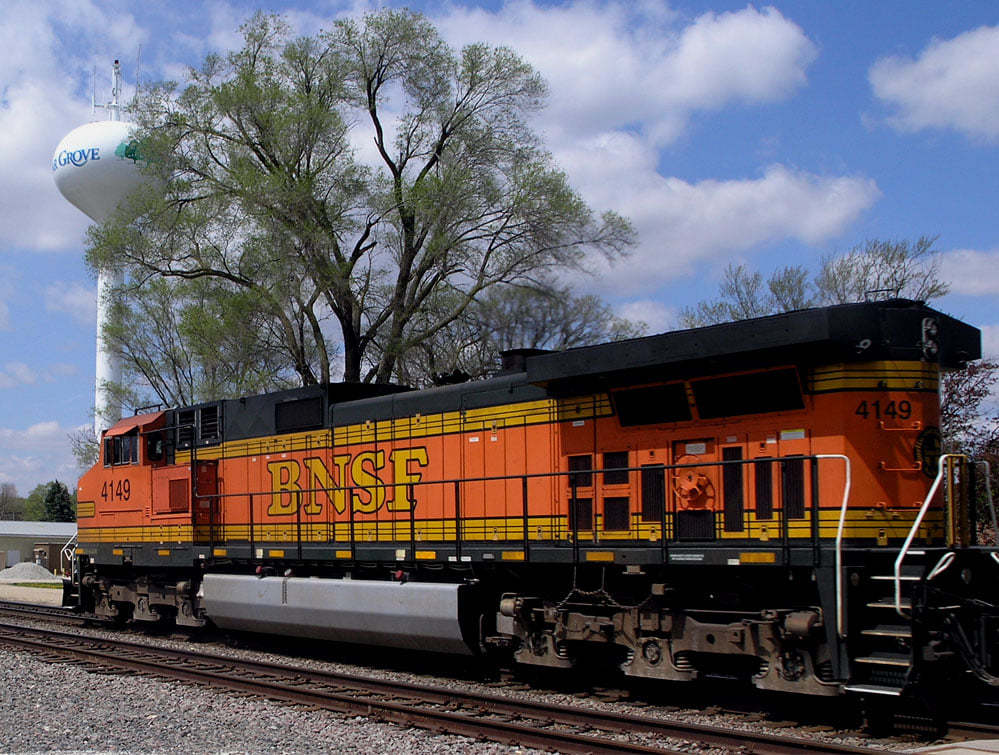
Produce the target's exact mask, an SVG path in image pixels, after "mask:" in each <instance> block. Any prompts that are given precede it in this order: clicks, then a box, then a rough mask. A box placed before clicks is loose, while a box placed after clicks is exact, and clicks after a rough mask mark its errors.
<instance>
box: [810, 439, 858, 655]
mask: <svg viewBox="0 0 999 755" xmlns="http://www.w3.org/2000/svg"><path fill="white" fill-rule="evenodd" d="M816 458H818V459H842V460H843V464H844V465H845V467H846V484H845V485H844V486H843V502H842V503H841V504H840V507H839V525H838V526H837V527H836V631H837V632H838V633H839V636H840V637H846V634H845V631H844V629H843V529H844V528H845V526H846V507H847V504H848V503H849V501H850V484H851V471H850V457H849V456H846V455H845V454H816Z"/></svg>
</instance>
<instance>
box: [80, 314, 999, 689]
mask: <svg viewBox="0 0 999 755" xmlns="http://www.w3.org/2000/svg"><path fill="white" fill-rule="evenodd" d="M979 355H980V333H979V332H978V330H976V329H975V328H972V327H970V326H968V325H965V324H964V323H961V322H959V321H957V320H955V319H953V318H951V317H948V316H946V315H944V314H941V313H939V312H937V311H934V310H932V309H929V308H927V307H926V306H924V305H922V304H920V303H917V302H912V301H907V300H893V301H887V302H872V303H863V304H851V305H842V306H835V307H828V308H822V309H809V310H802V311H797V312H791V313H786V314H781V315H776V316H772V317H766V318H760V319H754V320H747V321H743V322H736V323H729V324H723V325H715V326H711V327H706V328H698V329H694V330H685V331H678V332H672V333H666V334H662V335H655V336H649V337H645V338H637V339H634V340H629V341H624V342H620V343H611V344H604V345H600V346H593V347H586V348H579V349H573V350H569V351H565V352H560V353H542V352H536V351H519V352H510V353H508V354H507V355H506V365H505V369H504V371H503V372H502V373H501V374H499V375H497V376H495V377H493V378H491V379H488V380H482V381H477V382H468V383H464V384H460V385H449V386H444V387H438V388H432V389H427V390H405V389H402V388H399V387H392V386H382V385H355V384H333V385H321V386H310V387H306V388H301V389H297V390H291V391H284V392H279V393H272V394H267V395H260V396H249V397H246V398H241V399H236V400H226V401H217V402H212V403H205V404H199V405H197V406H190V407H183V408H176V409H170V410H168V411H156V412H152V413H144V414H139V415H136V416H133V417H129V418H128V419H124V420H122V421H120V422H118V423H117V424H116V425H115V426H114V427H112V428H111V429H110V430H108V431H107V432H106V433H105V434H104V436H103V442H102V444H101V454H100V460H99V461H98V463H97V464H96V465H95V466H94V467H93V468H92V469H91V470H90V471H89V472H87V473H86V474H85V475H84V477H83V479H82V480H81V481H80V485H79V494H78V495H79V511H78V514H79V547H78V550H77V558H78V564H77V570H76V573H77V580H78V588H79V597H80V602H81V604H82V605H83V606H84V607H85V608H88V609H90V610H92V611H95V612H96V613H97V614H99V615H102V616H108V617H118V618H120V619H123V620H133V621H157V622H162V621H169V622H176V623H177V624H180V625H186V626H199V625H201V624H203V623H205V622H206V621H209V620H210V621H211V622H214V624H216V625H218V626H220V627H223V628H232V629H241V630H251V631H262V632H277V633H282V634H285V635H293V636H302V637H312V638H321V639H329V640H334V641H345V642H354V643H369V644H383V645H389V646H397V647H413V648H421V649H427V650H434V651H444V652H451V653H480V652H487V651H490V650H497V651H499V650H505V651H506V652H510V653H512V655H513V657H514V659H515V660H516V661H517V662H519V663H522V664H534V665H539V666H548V667H560V668H565V667H572V666H574V665H577V664H583V663H586V662H587V661H588V660H589V659H591V658H597V657H599V658H601V659H603V660H606V659H607V658H608V657H610V658H611V659H613V660H615V661H616V662H617V663H619V664H620V668H621V669H622V670H623V672H624V673H625V674H626V675H628V676H632V677H644V678H651V679H662V680H673V681H684V680H693V679H697V678H698V677H701V676H707V675H713V674H723V675H728V676H733V675H744V676H745V677H746V678H748V679H751V680H752V683H753V684H755V685H756V686H757V687H759V688H761V689H767V690H781V691H790V692H796V693H802V694H810V695H840V694H844V693H854V694H859V695H864V696H868V697H872V696H886V697H911V696H916V695H930V694H932V693H933V692H934V691H941V692H943V693H944V694H945V695H946V696H947V698H948V699H949V700H955V699H957V697H958V696H959V695H960V694H966V695H968V696H972V697H974V699H977V700H981V699H986V698H988V697H989V695H993V696H994V694H995V693H994V691H995V690H999V687H997V686H996V685H997V683H999V678H997V677H999V605H997V604H999V552H997V550H996V548H995V547H991V548H989V547H985V546H983V545H980V544H978V542H977V537H978V534H977V533H979V532H980V531H981V529H982V526H983V525H988V524H990V522H989V521H988V520H989V519H990V518H992V519H993V521H992V522H991V523H992V524H993V525H994V516H995V515H994V510H990V508H989V506H991V502H990V501H989V502H988V505H985V504H984V503H983V504H982V505H976V502H975V501H974V495H973V493H974V491H975V490H976V489H977V488H981V487H983V486H982V485H981V484H980V482H979V484H978V485H976V484H975V479H974V478H975V474H976V471H978V472H979V473H980V470H978V468H977V467H976V466H975V465H974V464H973V463H971V462H970V461H969V460H967V459H964V458H961V457H956V456H949V455H942V454H941V439H940V433H939V429H938V426H939V418H940V408H939V384H940V370H941V368H952V367H957V366H959V365H961V364H963V363H964V362H966V361H968V360H972V359H975V358H978V357H979ZM983 519H984V520H985V521H981V520H983Z"/></svg>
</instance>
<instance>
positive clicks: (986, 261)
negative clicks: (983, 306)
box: [940, 249, 999, 296]
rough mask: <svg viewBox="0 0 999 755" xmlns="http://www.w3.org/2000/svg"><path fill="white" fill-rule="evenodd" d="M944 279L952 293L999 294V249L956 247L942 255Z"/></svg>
mask: <svg viewBox="0 0 999 755" xmlns="http://www.w3.org/2000/svg"><path fill="white" fill-rule="evenodd" d="M940 267H941V272H942V273H943V277H944V279H945V280H946V281H947V283H949V284H950V290H951V293H955V294H966V295H968V296H987V295H990V294H991V295H995V294H999V251H991V252H980V251H976V250H974V249H955V250H954V251H950V252H945V253H944V254H942V255H940Z"/></svg>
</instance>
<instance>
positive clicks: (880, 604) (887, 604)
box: [867, 598, 912, 609]
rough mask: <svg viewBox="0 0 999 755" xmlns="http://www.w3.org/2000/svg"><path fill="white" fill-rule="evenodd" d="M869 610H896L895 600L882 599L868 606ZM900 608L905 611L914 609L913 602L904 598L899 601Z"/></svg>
mask: <svg viewBox="0 0 999 755" xmlns="http://www.w3.org/2000/svg"><path fill="white" fill-rule="evenodd" d="M867 607H868V608H894V607H895V598H882V599H881V600H875V601H873V602H871V603H868V604H867ZM899 607H900V608H904V609H911V608H912V601H911V600H910V599H909V598H902V600H900V601H899Z"/></svg>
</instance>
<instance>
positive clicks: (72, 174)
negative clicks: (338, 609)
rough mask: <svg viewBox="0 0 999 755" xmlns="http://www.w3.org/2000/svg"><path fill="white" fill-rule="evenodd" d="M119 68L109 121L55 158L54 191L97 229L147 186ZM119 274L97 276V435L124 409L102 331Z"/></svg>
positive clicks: (81, 134)
mask: <svg viewBox="0 0 999 755" xmlns="http://www.w3.org/2000/svg"><path fill="white" fill-rule="evenodd" d="M120 94H121V66H119V65H118V61H117V60H116V61H115V62H114V68H113V73H112V85H111V101H110V102H109V103H107V104H106V105H103V106H102V107H104V108H105V109H106V110H107V111H108V115H109V117H110V120H106V121H95V122H93V123H87V124H84V125H83V126H80V127H78V128H75V129H73V130H72V131H70V132H69V133H68V134H66V136H65V137H64V138H63V140H62V141H61V142H59V146H58V147H56V149H55V154H54V155H53V156H52V173H53V177H54V178H55V183H56V186H57V187H58V188H59V191H60V192H61V193H62V195H63V196H64V197H66V199H68V200H69V201H70V202H72V203H73V204H74V205H75V206H76V207H78V208H79V209H80V210H82V211H83V212H84V213H86V214H87V216H88V217H90V219H91V220H93V221H95V222H97V223H103V222H104V221H105V220H107V219H108V217H110V215H111V213H112V212H114V210H115V208H116V207H117V206H118V204H119V203H120V202H121V201H122V200H123V199H124V198H125V197H126V196H128V194H129V193H130V192H131V191H133V190H134V189H136V188H137V187H138V186H140V185H141V184H143V183H144V182H145V179H144V177H143V176H142V172H141V168H140V166H139V165H138V163H137V160H138V153H137V149H136V145H135V143H134V142H133V140H132V134H133V133H134V130H135V125H134V124H133V123H129V122H128V121H123V120H122V119H121V111H122V106H121V104H120V103H119V95H120ZM122 282H123V280H122V276H121V273H118V272H115V271H113V270H107V269H102V270H100V271H99V272H98V276H97V380H96V390H95V397H94V410H95V414H94V432H95V434H96V435H97V436H98V437H100V434H101V432H102V431H103V430H106V429H107V428H108V427H110V426H111V425H113V424H114V423H115V422H117V421H118V420H119V419H121V404H120V402H118V401H116V400H115V399H114V398H113V396H112V393H111V391H109V390H108V386H109V385H117V384H119V383H120V382H121V359H120V358H119V357H117V356H116V355H115V354H113V353H112V352H111V351H110V350H109V349H108V348H107V347H106V345H105V343H104V338H103V331H104V327H105V325H107V324H108V323H109V322H110V319H111V315H112V306H111V305H112V302H111V301H110V297H111V292H112V291H113V290H114V288H115V287H117V286H120V285H121V284H122Z"/></svg>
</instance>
